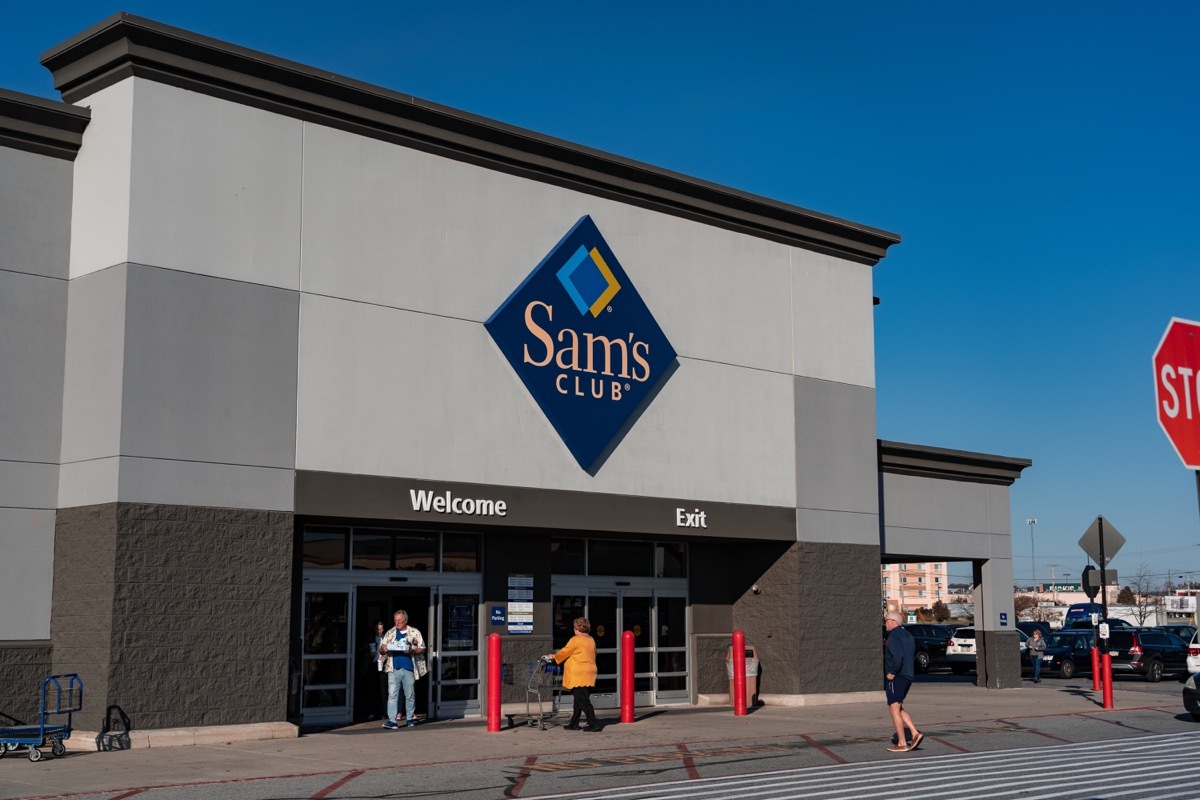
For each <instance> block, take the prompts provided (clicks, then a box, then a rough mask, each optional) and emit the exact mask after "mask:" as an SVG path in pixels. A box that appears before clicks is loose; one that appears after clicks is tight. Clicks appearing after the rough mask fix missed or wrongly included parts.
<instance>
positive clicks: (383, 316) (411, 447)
mask: <svg viewBox="0 0 1200 800" xmlns="http://www.w3.org/2000/svg"><path fill="white" fill-rule="evenodd" d="M300 316H301V320H302V325H301V334H300V387H299V394H300V404H299V423H298V431H299V433H298V443H297V444H298V447H297V452H298V455H297V466H298V467H299V468H300V469H306V470H313V471H327V472H344V473H350V474H363V475H387V476H398V477H415V478H422V479H430V480H437V479H441V480H454V481H463V482H468V483H494V484H502V485H513V486H532V487H539V488H556V489H573V490H580V491H602V492H612V493H616V494H637V495H652V496H673V497H699V498H706V499H711V500H714V501H724V502H740V503H757V504H764V505H784V506H787V505H791V502H792V498H793V497H794V486H793V484H792V479H791V473H792V463H791V458H792V455H791V454H792V448H791V446H790V442H791V441H792V439H793V432H792V422H791V414H790V408H791V401H792V399H791V381H792V378H791V377H789V376H786V375H780V374H777V373H772V372H765V371H762V370H748V369H739V368H735V367H730V366H727V365H723V364H714V363H709V362H702V361H694V360H688V361H686V362H685V363H684V364H683V365H682V366H681V368H680V369H679V370H678V371H677V372H676V373H675V375H674V376H672V377H671V379H670V380H669V381H668V382H667V384H666V386H665V388H664V389H663V391H662V393H661V394H660V395H659V396H658V397H657V398H656V399H655V400H654V402H653V403H652V404H651V405H650V406H649V408H648V409H647V411H646V413H645V414H644V415H643V416H642V417H641V419H640V420H639V421H638V423H637V424H636V425H634V426H633V428H632V429H631V430H630V432H629V434H628V435H627V437H626V438H625V439H624V441H623V442H622V444H621V446H620V447H618V448H617V449H616V451H615V452H614V453H613V455H612V456H611V458H610V459H609V461H608V462H607V463H606V464H605V466H604V467H603V469H601V470H600V471H599V473H598V474H597V475H596V476H595V477H594V478H593V477H590V476H589V475H588V474H587V473H585V472H584V471H583V470H581V469H579V467H578V466H577V465H576V463H575V461H574V459H573V458H572V457H571V455H570V453H569V452H568V451H567V448H566V446H565V445H564V444H563V443H562V440H561V439H560V438H559V437H558V434H557V433H555V431H554V430H553V428H551V426H550V423H549V422H548V421H547V419H546V417H545V416H544V415H543V414H542V412H541V410H540V409H538V408H537V406H536V405H535V404H534V403H533V401H532V400H530V399H529V396H528V392H527V391H526V390H525V387H524V385H523V384H522V383H521V382H520V380H519V379H518V378H517V376H516V375H515V374H514V373H513V371H512V369H511V368H510V367H509V365H508V362H507V361H505V360H504V358H503V356H501V355H500V353H499V351H498V350H497V348H496V347H495V345H494V344H493V343H492V341H491V339H490V337H489V336H488V335H487V332H486V331H485V330H484V329H483V327H482V326H481V325H480V324H478V323H476V322H468V321H463V320H457V319H450V318H446V317H441V316H437V315H433V314H422V313H414V312H409V311H400V310H397V309H390V308H384V307H380V306H372V305H367V304H364V303H352V302H348V301H344V300H336V299H332V298H325V297H320V296H316V295H308V294H305V295H303V296H302V301H301V309H300ZM781 499H783V501H784V502H780V500H781Z"/></svg>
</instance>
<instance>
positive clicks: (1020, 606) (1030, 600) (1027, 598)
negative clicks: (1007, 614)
mask: <svg viewBox="0 0 1200 800" xmlns="http://www.w3.org/2000/svg"><path fill="white" fill-rule="evenodd" d="M1035 608H1037V598H1036V597H1033V596H1031V595H1027V594H1019V595H1017V596H1016V597H1014V598H1013V610H1014V611H1016V612H1017V619H1020V620H1029V619H1031V616H1030V615H1031V614H1032V612H1033V610H1034V609H1035Z"/></svg>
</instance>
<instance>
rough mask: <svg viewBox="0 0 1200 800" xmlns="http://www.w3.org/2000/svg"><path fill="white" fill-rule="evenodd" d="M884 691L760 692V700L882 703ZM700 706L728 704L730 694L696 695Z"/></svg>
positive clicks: (779, 703) (767, 703) (818, 703)
mask: <svg viewBox="0 0 1200 800" xmlns="http://www.w3.org/2000/svg"><path fill="white" fill-rule="evenodd" d="M884 699H885V697H884V694H883V692H829V693H826V694H760V695H759V696H758V700H759V702H760V703H762V704H763V705H765V706H787V707H788V708H797V707H799V706H836V705H843V704H846V703H882V702H883V701H884ZM696 705H698V706H728V705H732V704H731V703H730V702H729V695H728V694H701V695H697V696H696Z"/></svg>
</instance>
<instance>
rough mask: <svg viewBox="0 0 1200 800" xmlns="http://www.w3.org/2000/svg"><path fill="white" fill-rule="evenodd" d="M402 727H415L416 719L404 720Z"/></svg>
mask: <svg viewBox="0 0 1200 800" xmlns="http://www.w3.org/2000/svg"><path fill="white" fill-rule="evenodd" d="M404 727H406V728H415V727H417V721H416V720H415V719H410V720H409V721H408V722H406V723H405V724H404Z"/></svg>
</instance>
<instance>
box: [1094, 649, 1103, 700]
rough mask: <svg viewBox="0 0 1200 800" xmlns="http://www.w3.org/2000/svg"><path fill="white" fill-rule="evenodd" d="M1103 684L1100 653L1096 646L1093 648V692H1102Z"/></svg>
mask: <svg viewBox="0 0 1200 800" xmlns="http://www.w3.org/2000/svg"><path fill="white" fill-rule="evenodd" d="M1102 685H1103V684H1102V683H1101V680H1100V651H1099V650H1098V649H1097V648H1096V646H1095V645H1093V646H1092V691H1093V692H1098V691H1100V687H1101V686H1102Z"/></svg>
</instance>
